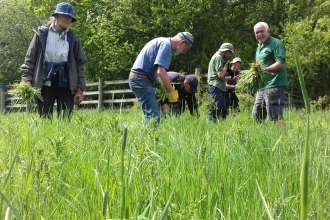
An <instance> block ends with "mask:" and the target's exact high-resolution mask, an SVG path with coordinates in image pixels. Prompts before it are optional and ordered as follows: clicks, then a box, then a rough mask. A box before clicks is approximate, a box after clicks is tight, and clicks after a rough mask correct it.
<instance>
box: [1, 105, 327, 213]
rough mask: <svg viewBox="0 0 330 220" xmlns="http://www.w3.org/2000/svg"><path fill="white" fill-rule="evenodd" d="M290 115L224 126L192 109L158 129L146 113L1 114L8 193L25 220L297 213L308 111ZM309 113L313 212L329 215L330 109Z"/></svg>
mask: <svg viewBox="0 0 330 220" xmlns="http://www.w3.org/2000/svg"><path fill="white" fill-rule="evenodd" d="M285 118H286V125H287V126H286V130H285V131H280V130H278V129H277V127H276V126H275V125H274V124H273V123H271V122H269V123H266V124H264V125H260V124H254V122H253V120H252V119H251V118H250V112H241V113H239V114H236V115H234V114H232V115H230V116H229V117H228V118H227V119H226V120H225V121H219V122H217V123H211V122H210V121H208V118H207V115H206V113H203V112H202V113H201V116H200V117H199V118H197V117H191V116H190V115H189V113H188V112H185V113H184V114H183V115H181V117H178V118H177V117H173V118H172V117H168V118H166V119H165V120H164V121H163V122H162V123H161V124H160V125H159V126H158V127H157V128H156V129H155V128H154V127H153V126H152V125H143V117H142V115H141V112H139V111H136V112H131V113H122V114H119V113H113V112H108V111H106V112H101V113H98V112H97V111H75V113H74V116H73V118H72V121H71V122H67V121H60V120H57V119H56V118H54V120H53V121H48V120H41V119H40V118H39V116H38V115H36V114H25V113H17V114H8V115H1V116H0V123H1V127H0V136H1V138H0V146H1V148H0V175H1V179H0V185H1V186H3V187H2V189H1V192H2V193H3V195H4V196H5V197H6V198H7V199H8V201H9V202H10V204H11V205H12V207H13V209H15V210H16V212H17V215H18V216H19V217H20V218H21V219H40V218H44V219H50V218H52V219H119V218H121V216H122V217H123V216H124V217H127V216H129V217H130V218H132V219H137V218H138V219H149V218H154V219H161V218H162V219H267V218H268V216H269V214H271V216H272V217H273V218H274V219H296V218H298V217H299V212H300V206H299V199H300V188H299V185H300V182H299V180H300V159H301V154H302V152H301V149H302V148H301V146H302V145H303V144H304V135H305V129H306V128H305V123H301V122H302V121H304V118H305V114H304V113H303V112H301V111H294V110H292V111H286V112H285ZM310 118H311V120H310V128H311V132H310V144H311V146H312V148H311V155H313V157H312V158H313V159H312V161H311V172H310V179H309V184H310V188H311V191H310V192H309V195H308V197H309V204H310V205H309V209H308V215H309V217H310V219H327V218H329V214H328V213H330V210H329V209H330V208H329V205H328V204H330V195H329V191H328V188H329V180H330V175H329V174H330V169H329V167H330V162H329V149H330V147H329V145H330V144H329V143H330V134H329V125H328V123H326V122H327V121H329V119H330V113H328V112H322V114H320V113H319V112H316V113H312V114H311V115H310ZM124 128H127V140H126V143H125V149H124V151H122V150H123V140H124V136H123V134H124V133H123V132H124ZM17 149H18V151H17ZM16 151H17V152H16ZM11 167H12V168H11ZM30 171H31V172H30ZM122 171H123V172H122ZM31 176H32V177H31ZM123 180H124V181H123ZM256 181H257V182H258V185H259V187H260V190H261V192H262V195H263V197H264V199H265V201H266V203H267V205H268V208H269V210H268V213H267V211H266V209H265V206H264V204H265V203H264V202H263V201H262V198H261V196H260V193H259V190H258V187H257V184H256ZM123 187H125V197H123ZM123 201H125V204H123ZM0 205H1V206H0V214H1V216H3V217H4V216H5V215H6V213H8V211H7V210H8V204H7V203H6V202H5V201H4V200H3V199H2V200H1V202H0ZM123 207H125V208H124V209H123ZM9 216H11V217H12V218H13V217H14V216H15V214H14V212H13V211H9Z"/></svg>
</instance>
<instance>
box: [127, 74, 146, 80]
mask: <svg viewBox="0 0 330 220" xmlns="http://www.w3.org/2000/svg"><path fill="white" fill-rule="evenodd" d="M129 76H130V77H134V76H137V77H141V78H145V79H147V80H150V79H149V77H148V76H146V75H143V74H139V73H133V72H130V74H129Z"/></svg>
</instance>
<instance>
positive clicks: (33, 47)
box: [21, 24, 86, 94]
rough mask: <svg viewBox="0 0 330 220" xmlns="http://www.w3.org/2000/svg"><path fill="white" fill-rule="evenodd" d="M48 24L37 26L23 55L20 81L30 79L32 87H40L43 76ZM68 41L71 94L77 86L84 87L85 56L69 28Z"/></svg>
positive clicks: (78, 40)
mask: <svg viewBox="0 0 330 220" xmlns="http://www.w3.org/2000/svg"><path fill="white" fill-rule="evenodd" d="M49 26H50V24H48V25H45V26H44V25H43V26H40V27H38V28H37V29H36V30H33V31H34V33H35V34H34V36H33V39H32V41H31V43H30V46H29V48H28V50H27V53H26V55H25V62H24V64H23V65H22V66H21V73H22V81H31V83H32V86H33V87H37V88H41V87H42V86H43V84H44V76H45V67H46V61H45V50H46V40H47V36H48V31H49ZM67 39H68V42H69V55H68V66H69V73H68V78H69V88H70V91H71V94H75V93H76V89H77V87H79V88H80V89H81V90H82V91H84V90H85V89H86V81H85V71H84V66H85V64H86V57H85V53H84V50H83V48H82V45H81V42H80V39H79V37H78V35H77V34H76V33H75V32H74V31H73V30H71V29H69V31H68V33H67Z"/></svg>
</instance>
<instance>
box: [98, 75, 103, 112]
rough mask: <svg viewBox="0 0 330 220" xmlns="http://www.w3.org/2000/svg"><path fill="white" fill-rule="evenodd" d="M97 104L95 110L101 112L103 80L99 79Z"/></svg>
mask: <svg viewBox="0 0 330 220" xmlns="http://www.w3.org/2000/svg"><path fill="white" fill-rule="evenodd" d="M98 87H99V103H98V105H97V108H98V110H99V111H101V110H102V107H103V79H101V78H99V85H98Z"/></svg>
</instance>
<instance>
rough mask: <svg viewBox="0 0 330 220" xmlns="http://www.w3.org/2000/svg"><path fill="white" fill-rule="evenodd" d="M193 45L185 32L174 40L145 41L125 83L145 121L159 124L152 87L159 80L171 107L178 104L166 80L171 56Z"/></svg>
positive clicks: (191, 38) (176, 97)
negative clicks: (127, 84) (155, 121)
mask: <svg viewBox="0 0 330 220" xmlns="http://www.w3.org/2000/svg"><path fill="white" fill-rule="evenodd" d="M192 43H193V36H192V35H191V34H190V33H189V32H180V33H178V34H177V35H176V36H174V37H171V38H170V37H167V38H166V37H158V38H155V39H153V40H151V41H149V42H148V43H147V44H146V45H145V46H144V47H143V48H142V50H141V51H140V53H139V55H138V57H137V58H136V60H135V62H134V65H133V67H132V69H131V72H130V74H129V78H128V82H129V86H130V88H131V89H132V91H133V93H134V95H135V96H136V98H137V100H138V102H139V104H140V107H141V109H142V111H143V113H144V115H145V118H146V120H147V121H149V120H150V119H152V118H154V117H155V118H156V119H157V123H159V122H160V109H159V106H158V103H157V99H156V94H155V91H154V86H153V83H154V82H155V81H156V79H157V78H158V77H159V79H160V82H161V83H162V84H163V86H164V87H165V89H166V91H167V98H168V99H169V102H170V103H173V104H174V105H175V104H177V102H178V92H177V91H176V90H174V89H173V88H172V86H171V83H170V81H169V79H168V76H167V70H168V69H169V67H170V64H171V59H172V52H173V53H174V54H180V53H185V52H186V51H187V50H188V49H189V48H190V47H191V46H192Z"/></svg>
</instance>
